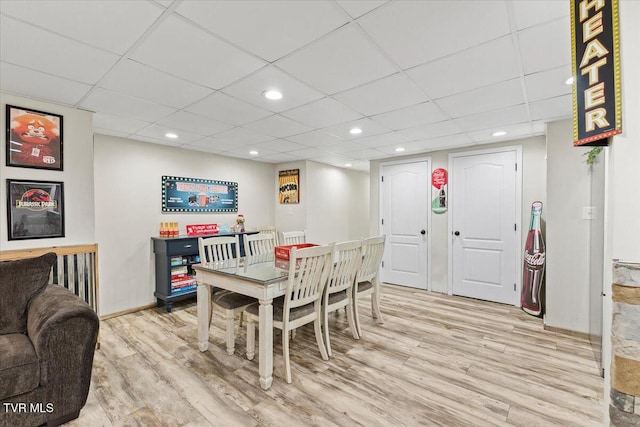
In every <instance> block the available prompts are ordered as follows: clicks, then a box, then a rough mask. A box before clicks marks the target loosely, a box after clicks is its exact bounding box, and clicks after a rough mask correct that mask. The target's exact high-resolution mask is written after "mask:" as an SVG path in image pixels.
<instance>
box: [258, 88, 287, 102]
mask: <svg viewBox="0 0 640 427" xmlns="http://www.w3.org/2000/svg"><path fill="white" fill-rule="evenodd" d="M262 94H263V95H264V97H265V98H267V99H270V100H272V101H277V100H278V99H282V92H280V91H279V90H275V89H270V90H265V91H264V92H262Z"/></svg>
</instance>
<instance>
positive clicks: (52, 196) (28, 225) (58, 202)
mask: <svg viewBox="0 0 640 427" xmlns="http://www.w3.org/2000/svg"><path fill="white" fill-rule="evenodd" d="M7 222H8V224H7V225H8V228H7V230H8V235H9V236H8V237H9V240H26V239H46V238H52V237H64V185H63V183H62V182H57V181H31V180H23V179H7Z"/></svg>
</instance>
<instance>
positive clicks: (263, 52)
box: [176, 1, 347, 62]
mask: <svg viewBox="0 0 640 427" xmlns="http://www.w3.org/2000/svg"><path fill="white" fill-rule="evenodd" d="M176 12H177V13H179V14H181V15H183V16H185V17H187V18H189V19H190V20H192V21H193V22H196V23H198V24H200V25H202V26H203V27H205V28H207V29H209V30H210V31H212V32H214V33H216V34H218V35H220V36H222V37H223V38H224V39H226V40H232V41H233V43H234V44H236V45H237V46H240V47H242V48H244V49H246V50H248V51H250V52H252V53H254V54H256V55H258V56H260V57H262V58H264V59H266V60H267V61H269V62H271V61H275V60H276V59H278V58H280V57H282V56H284V55H286V54H288V53H289V52H292V51H294V50H296V49H298V48H300V47H302V46H304V45H305V44H307V43H309V42H311V41H313V40H315V39H317V38H318V37H321V36H323V35H325V34H327V33H330V32H331V31H333V30H335V29H336V28H338V27H340V26H341V25H343V24H345V23H346V22H347V19H346V17H345V16H344V15H343V14H341V13H340V12H339V11H338V10H336V8H335V7H334V6H333V5H332V4H331V3H330V2H320V1H313V2H307V1H305V2H297V1H214V2H204V1H185V2H182V3H181V4H180V5H179V6H178V7H177V9H176Z"/></svg>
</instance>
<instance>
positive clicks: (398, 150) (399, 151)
mask: <svg viewBox="0 0 640 427" xmlns="http://www.w3.org/2000/svg"><path fill="white" fill-rule="evenodd" d="M404 150H405V149H404V148H403V147H398V148H396V153H402V152H403V151H404Z"/></svg>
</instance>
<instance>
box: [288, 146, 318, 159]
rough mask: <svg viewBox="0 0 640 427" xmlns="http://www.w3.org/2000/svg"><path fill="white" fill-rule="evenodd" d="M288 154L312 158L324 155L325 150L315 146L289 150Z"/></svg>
mask: <svg viewBox="0 0 640 427" xmlns="http://www.w3.org/2000/svg"><path fill="white" fill-rule="evenodd" d="M289 154H292V155H294V156H298V157H300V158H303V159H312V158H315V157H320V156H326V155H327V152H326V151H323V150H318V149H317V148H304V149H302V150H294V151H290V152H289Z"/></svg>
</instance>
